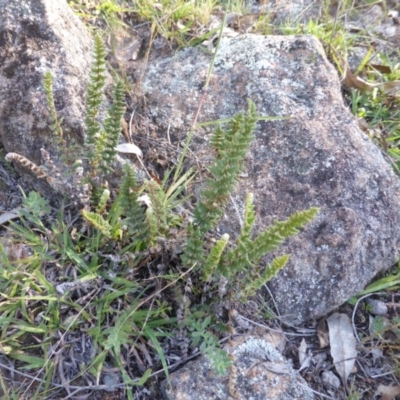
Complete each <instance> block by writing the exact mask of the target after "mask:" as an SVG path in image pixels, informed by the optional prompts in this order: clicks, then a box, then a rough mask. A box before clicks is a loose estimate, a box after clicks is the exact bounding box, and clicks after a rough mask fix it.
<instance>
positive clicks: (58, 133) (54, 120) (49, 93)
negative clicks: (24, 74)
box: [43, 71, 66, 148]
mask: <svg viewBox="0 0 400 400" xmlns="http://www.w3.org/2000/svg"><path fill="white" fill-rule="evenodd" d="M43 89H44V91H45V93H46V101H47V106H48V107H49V111H50V118H51V131H52V133H53V135H54V136H55V137H56V141H57V143H58V144H59V145H60V146H61V147H62V148H65V146H66V145H65V142H64V138H63V130H62V128H61V123H62V119H58V117H57V111H56V106H55V103H54V94H53V76H52V74H51V72H50V71H47V72H46V73H45V74H44V77H43Z"/></svg>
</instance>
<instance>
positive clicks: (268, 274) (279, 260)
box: [243, 254, 289, 297]
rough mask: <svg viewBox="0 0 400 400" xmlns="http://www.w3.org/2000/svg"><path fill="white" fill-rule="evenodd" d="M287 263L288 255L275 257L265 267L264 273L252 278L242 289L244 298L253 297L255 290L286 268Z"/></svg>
mask: <svg viewBox="0 0 400 400" xmlns="http://www.w3.org/2000/svg"><path fill="white" fill-rule="evenodd" d="M288 261H289V255H288V254H285V255H283V256H280V257H276V258H275V259H274V260H273V261H272V263H271V264H268V265H267V266H266V267H265V271H264V272H263V273H262V274H261V275H260V276H259V277H258V278H253V279H251V280H249V281H248V283H247V285H246V286H245V288H244V293H243V295H244V296H248V297H250V296H254V295H255V293H256V292H257V290H259V289H260V288H261V287H262V285H264V284H265V283H267V282H268V281H270V280H271V279H272V278H273V277H275V276H276V274H277V273H278V272H279V271H280V270H281V269H282V268H284V267H285V266H286V264H287V263H288Z"/></svg>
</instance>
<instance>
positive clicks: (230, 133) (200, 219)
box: [194, 101, 257, 234]
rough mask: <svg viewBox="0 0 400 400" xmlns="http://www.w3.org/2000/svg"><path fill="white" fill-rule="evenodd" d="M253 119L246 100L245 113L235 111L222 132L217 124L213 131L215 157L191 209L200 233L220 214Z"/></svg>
mask: <svg viewBox="0 0 400 400" xmlns="http://www.w3.org/2000/svg"><path fill="white" fill-rule="evenodd" d="M256 122H257V112H256V108H255V105H254V103H252V102H251V101H249V108H248V114H247V116H244V115H243V114H238V115H236V116H235V117H234V118H233V119H232V121H231V122H229V123H228V127H227V130H226V131H225V132H222V131H221V130H220V129H218V128H217V130H216V132H215V133H214V136H213V139H212V143H214V145H215V146H218V148H219V157H218V158H216V159H215V161H214V164H213V165H212V166H211V167H210V172H211V174H212V178H209V179H208V180H207V183H206V187H205V189H204V190H203V191H202V193H201V201H200V202H199V204H198V206H197V207H196V209H195V211H194V217H195V224H197V225H198V226H199V227H200V231H201V232H202V233H203V234H205V233H206V232H207V231H208V230H210V229H212V228H214V227H215V225H216V224H217V222H218V220H219V219H220V218H221V217H222V214H223V210H224V207H225V206H226V203H227V201H228V199H229V196H230V194H231V193H232V191H233V189H234V187H235V185H236V183H237V181H238V177H239V174H240V172H241V171H242V169H243V163H244V159H245V156H246V154H247V151H248V149H249V146H250V143H251V140H252V135H253V131H254V128H255V124H256ZM223 133H224V134H225V135H224V136H223Z"/></svg>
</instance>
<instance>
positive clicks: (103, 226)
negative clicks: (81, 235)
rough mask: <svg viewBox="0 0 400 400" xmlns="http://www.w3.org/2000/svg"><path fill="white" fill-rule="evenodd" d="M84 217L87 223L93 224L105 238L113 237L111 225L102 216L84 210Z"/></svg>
mask: <svg viewBox="0 0 400 400" xmlns="http://www.w3.org/2000/svg"><path fill="white" fill-rule="evenodd" d="M81 212H82V216H83V218H85V220H86V221H88V222H89V223H91V224H92V225H93V226H94V227H95V228H96V229H97V230H99V231H100V232H101V233H102V234H103V235H104V236H105V237H107V238H110V237H111V226H110V224H109V223H108V222H107V221H106V220H105V219H104V218H103V217H102V216H101V215H100V214H97V213H94V212H91V211H86V210H82V211H81Z"/></svg>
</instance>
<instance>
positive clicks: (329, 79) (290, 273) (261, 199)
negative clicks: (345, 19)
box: [143, 34, 400, 323]
mask: <svg viewBox="0 0 400 400" xmlns="http://www.w3.org/2000/svg"><path fill="white" fill-rule="evenodd" d="M210 61H211V56H210V55H208V54H206V53H205V52H203V51H200V50H199V49H196V48H192V49H187V50H184V51H182V52H179V53H177V54H176V55H175V57H173V58H171V59H166V60H161V61H159V62H158V63H155V64H153V65H151V66H149V68H148V71H147V75H146V78H145V81H144V83H143V91H144V93H145V94H146V96H147V100H148V104H149V110H148V113H149V118H150V117H151V118H152V119H153V123H155V124H156V125H157V126H158V136H159V137H160V138H161V137H164V138H165V137H166V136H167V133H168V135H169V137H170V139H171V141H172V144H174V143H176V142H179V141H181V140H183V139H184V138H185V136H186V133H187V131H188V127H190V125H191V123H192V121H193V116H194V115H195V112H196V109H197V107H198V104H199V99H200V96H201V93H202V92H201V89H202V87H203V84H204V81H205V77H206V75H207V71H208V68H209V64H210ZM247 98H250V99H252V100H253V101H254V102H255V103H256V105H257V108H258V111H259V113H260V114H262V115H270V116H292V118H291V119H290V120H285V121H278V122H277V121H262V122H260V123H259V125H258V129H257V131H256V132H255V139H254V141H253V144H252V147H251V151H250V154H249V155H248V157H247V164H246V171H245V172H246V173H247V177H242V179H241V181H240V184H239V187H238V189H237V191H236V192H235V193H234V195H233V199H234V202H235V203H236V207H238V208H239V209H240V210H242V209H243V202H244V198H245V194H246V193H247V192H253V193H254V195H255V196H254V197H255V204H256V211H257V230H258V231H261V230H264V229H266V228H267V227H268V226H269V225H270V224H271V223H273V221H274V220H276V219H285V218H287V217H288V216H289V215H291V214H292V213H293V212H295V211H296V210H304V209H307V208H309V207H311V206H317V207H320V213H319V215H318V217H317V218H316V220H315V221H314V222H313V223H312V224H310V225H309V226H308V227H307V228H306V229H305V230H304V231H303V232H302V233H301V234H299V235H298V236H296V237H294V238H292V239H291V240H289V241H287V242H286V243H285V244H284V246H282V248H281V249H280V250H279V251H278V252H276V253H275V255H276V254H281V253H286V252H287V253H290V254H291V259H290V262H289V264H288V265H287V267H286V268H285V269H284V270H282V271H281V272H280V273H279V275H278V276H277V277H276V278H275V279H273V281H271V282H270V289H271V290H272V294H273V295H274V297H275V301H276V303H277V305H278V308H279V312H280V313H281V315H282V316H284V318H285V319H286V321H287V322H291V323H299V322H301V321H304V320H307V319H310V318H317V317H319V316H322V315H324V314H326V313H327V312H329V311H330V310H332V309H333V308H335V307H337V306H338V305H340V304H341V303H343V302H344V301H345V300H347V299H348V298H349V297H350V296H352V295H354V294H355V293H357V292H358V291H360V290H362V289H363V288H364V287H365V285H366V284H367V283H368V282H369V281H370V280H371V279H372V278H373V277H374V276H375V275H376V274H377V273H378V272H380V271H383V270H385V269H387V268H389V267H390V266H392V265H393V263H394V262H395V261H396V260H397V257H398V255H399V244H400V230H399V229H398V227H399V223H400V213H399V210H400V208H399V206H400V184H399V179H398V178H397V176H396V175H395V174H394V173H393V171H392V168H391V166H390V165H389V164H388V162H387V161H386V160H385V157H384V155H383V154H382V153H381V151H380V149H379V148H378V147H376V146H375V145H374V144H373V143H372V142H371V141H370V140H369V139H368V137H367V136H365V134H363V133H362V132H361V131H360V129H359V128H358V125H357V123H356V121H355V120H354V118H353V117H352V115H351V113H350V111H349V109H348V107H347V106H346V105H345V104H344V103H343V100H342V96H341V91H340V82H339V79H338V75H337V73H336V71H335V69H334V67H333V66H332V65H331V64H330V63H329V62H328V60H327V58H326V56H325V53H324V51H323V48H322V46H321V44H320V43H319V42H318V40H317V39H316V38H314V37H311V36H296V37H282V36H268V37H263V36H257V35H250V34H249V35H242V36H239V37H237V38H233V39H229V38H224V39H223V40H222V42H221V47H220V49H219V51H218V54H217V58H216V62H215V67H214V70H213V73H212V77H211V82H210V88H209V90H208V91H207V93H206V95H205V98H204V104H203V107H202V113H201V118H200V121H199V122H202V121H209V120H216V119H220V118H227V117H231V116H233V115H234V114H236V113H237V112H238V111H240V110H244V109H246V108H247V105H246V100H247ZM207 138H208V132H207V131H204V130H203V131H201V130H198V131H197V135H196V137H195V140H194V142H193V146H192V150H193V153H192V156H195V157H196V159H197V160H198V161H200V162H205V163H206V164H207V162H208V161H209V160H210V158H211V155H210V148H209V147H208V146H207ZM163 145H164V143H163ZM154 146H156V144H155V145H154ZM159 151H160V152H164V153H165V151H166V150H165V148H164V149H159ZM172 154H173V153H171V157H173V155H172ZM236 215H237V213H236V211H235V207H233V206H232V205H231V206H230V210H229V211H228V213H227V217H226V218H225V219H224V220H223V221H222V223H221V224H220V230H221V231H222V232H223V231H228V232H230V233H233V234H235V233H236V234H237V232H238V231H239V220H238V218H237V217H236ZM267 259H270V257H269V258H268V257H267Z"/></svg>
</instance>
